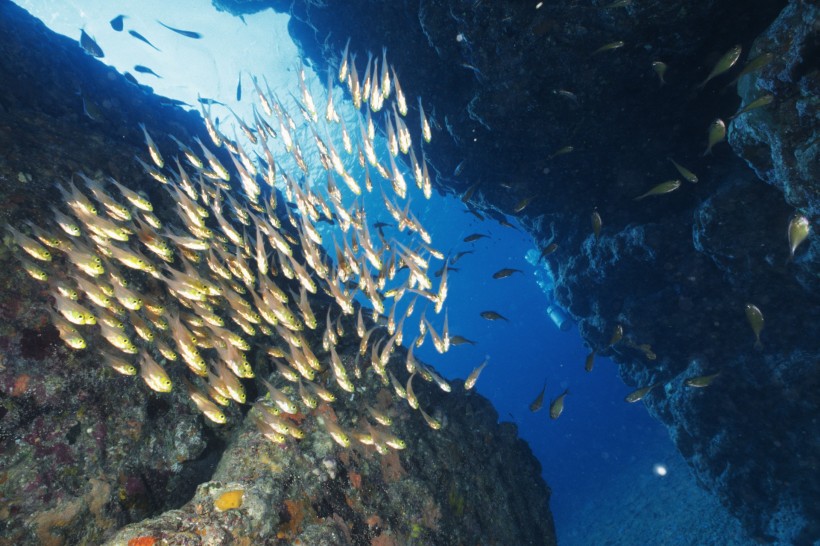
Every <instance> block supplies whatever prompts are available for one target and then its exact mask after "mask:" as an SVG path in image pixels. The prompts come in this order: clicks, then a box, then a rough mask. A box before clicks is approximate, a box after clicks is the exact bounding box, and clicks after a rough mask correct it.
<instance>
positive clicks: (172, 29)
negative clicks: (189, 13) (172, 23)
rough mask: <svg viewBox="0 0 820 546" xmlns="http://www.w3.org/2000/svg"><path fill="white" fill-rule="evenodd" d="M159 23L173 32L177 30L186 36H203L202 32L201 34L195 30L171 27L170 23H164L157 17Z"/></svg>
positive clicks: (194, 37)
mask: <svg viewBox="0 0 820 546" xmlns="http://www.w3.org/2000/svg"><path fill="white" fill-rule="evenodd" d="M157 23H159V24H160V25H162V26H164V27H165V28H167V29H168V30H170V31H172V32H176V33H177V34H182V35H183V36H185V37H186V38H193V39H194V40H199V39H200V38H202V34H200V33H199V32H194V31H193V30H180V29H178V28H174V27H169V26H168V25H166V24H165V23H163V22H162V21H160V20H159V19H157Z"/></svg>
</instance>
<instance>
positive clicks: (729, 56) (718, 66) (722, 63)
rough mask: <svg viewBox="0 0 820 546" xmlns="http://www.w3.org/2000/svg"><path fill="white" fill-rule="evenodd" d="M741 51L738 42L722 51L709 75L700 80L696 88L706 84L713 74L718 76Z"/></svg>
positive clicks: (729, 66)
mask: <svg viewBox="0 0 820 546" xmlns="http://www.w3.org/2000/svg"><path fill="white" fill-rule="evenodd" d="M742 51H743V48H742V47H741V46H740V44H738V45H736V46H734V47H733V48H732V49H730V50H729V51H727V52H726V53H724V54H723V57H721V58H720V59H718V62H717V63H715V66H714V68H712V71H711V72H710V73H709V75H708V76H706V79H705V80H703V81H702V82H700V83H699V84H698V86H697V87H696V89H703V88H704V87H705V86H706V84H707V83H709V80H711V79H712V78H714V77H715V76H720V75H721V74H723V73H724V72H726V71H727V70H729V69H730V68H732V67H733V66H734V65H735V63H736V62H737V60H738V59H739V58H740V53H741V52H742Z"/></svg>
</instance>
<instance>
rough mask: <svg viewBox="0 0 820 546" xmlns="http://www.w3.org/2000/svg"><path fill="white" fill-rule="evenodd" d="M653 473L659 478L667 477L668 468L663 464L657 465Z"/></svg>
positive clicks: (653, 468)
mask: <svg viewBox="0 0 820 546" xmlns="http://www.w3.org/2000/svg"><path fill="white" fill-rule="evenodd" d="M652 471H653V472H654V473H655V474H657V475H658V476H666V466H664V465H662V464H656V465H655V466H654V467H652Z"/></svg>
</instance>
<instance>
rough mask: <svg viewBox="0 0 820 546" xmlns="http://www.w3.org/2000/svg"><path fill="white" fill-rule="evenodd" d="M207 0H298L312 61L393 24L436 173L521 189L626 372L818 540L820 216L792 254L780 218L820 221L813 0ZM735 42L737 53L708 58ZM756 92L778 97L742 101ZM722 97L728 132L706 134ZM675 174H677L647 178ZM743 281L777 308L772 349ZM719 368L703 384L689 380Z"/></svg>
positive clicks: (570, 299) (565, 297)
mask: <svg viewBox="0 0 820 546" xmlns="http://www.w3.org/2000/svg"><path fill="white" fill-rule="evenodd" d="M214 3H215V4H216V5H218V6H220V7H221V8H223V9H228V10H233V11H234V12H236V13H238V12H241V11H243V10H249V11H252V10H254V9H257V8H258V7H259V6H260V5H265V6H268V7H273V8H274V9H277V10H280V11H286V12H290V13H291V14H292V16H293V19H292V21H291V23H290V30H291V34H292V35H293V37H294V38H295V39H296V40H297V41H298V42H299V43H300V44H301V48H302V50H303V53H304V55H305V56H306V58H308V59H309V60H310V61H311V62H313V63H314V64H315V65H316V66H317V67H318V68H319V69H320V70H325V69H327V68H328V67H329V66H330V68H331V69H333V68H334V67H335V66H338V61H339V58H338V53H336V52H338V51H341V49H342V48H343V47H344V44H345V42H346V41H347V40H348V38H350V40H351V44H352V47H353V48H354V49H355V50H356V51H357V52H358V55H359V59H362V57H363V56H365V55H366V52H367V51H368V50H369V51H372V52H374V53H378V52H379V51H380V48H381V47H382V46H386V47H387V48H388V50H389V51H390V56H391V59H392V62H393V63H394V64H395V66H396V67H397V71H398V75H399V78H400V79H401V81H402V82H407V83H406V87H407V89H406V90H405V91H406V92H407V93H408V94H409V95H410V96H411V97H413V96H415V93H416V91H418V90H422V89H423V90H424V93H423V95H424V97H425V101H428V102H425V104H424V108H425V111H426V112H428V114H430V113H432V117H433V119H434V120H435V124H434V125H435V128H434V133H435V134H434V140H435V142H436V146H435V147H434V148H432V149H430V150H426V152H427V157H428V159H430V161H431V162H432V164H433V166H434V168H435V170H436V174H437V184H438V186H437V187H438V189H439V190H440V191H442V192H455V193H458V194H463V193H465V192H467V191H468V190H470V191H473V190H474V193H473V196H472V199H471V201H470V202H471V206H475V207H480V208H482V209H483V210H484V212H485V213H486V212H489V213H490V214H495V215H501V214H507V215H511V214H514V210H515V209H516V208H519V209H521V205H522V204H523V205H524V207H523V209H521V210H520V211H519V212H518V213H516V214H517V216H518V217H519V219H520V220H521V221H522V222H524V223H525V224H526V225H528V226H529V230H530V233H531V234H532V235H533V236H534V237H535V239H536V240H537V241H538V242H539V244H540V245H541V246H542V247H545V246H546V245H547V244H549V243H551V242H555V243H558V250H557V251H556V252H554V253H553V254H550V255H549V256H548V257H547V258H546V263H547V267H548V268H549V270H550V272H551V274H552V275H553V277H554V278H555V283H556V288H555V294H556V298H557V301H558V302H559V303H560V304H561V305H563V306H564V307H565V308H566V309H568V310H569V312H570V313H571V314H572V316H573V317H574V318H575V320H576V321H577V323H578V325H579V329H580V332H581V334H582V336H583V337H584V339H585V340H586V342H587V343H588V344H589V346H590V347H591V348H592V349H594V350H596V351H597V352H598V354H602V355H607V356H610V357H611V358H613V359H614V360H615V362H617V363H618V364H619V366H620V370H621V375H622V377H623V379H624V381H625V382H627V383H628V384H630V385H635V386H636V388H637V387H641V386H648V385H652V384H659V385H662V388H661V387H658V388H655V389H654V390H653V391H652V392H651V393H650V394H649V395H648V396H647V397H646V398H645V403H646V405H647V408H648V410H649V411H650V412H651V413H652V414H653V415H655V416H657V418H658V419H660V420H661V421H662V422H664V423H665V424H666V425H667V426H668V428H669V430H670V434H671V436H672V438H673V439H674V441H675V443H676V445H677V446H678V449H679V450H680V451H681V453H682V454H683V455H684V456H685V457H686V459H687V460H688V461H689V464H690V465H691V466H692V467H693V468H694V470H695V472H696V474H697V476H698V478H699V480H700V482H701V483H702V484H703V486H704V487H705V488H707V489H708V490H710V491H712V492H713V493H714V494H715V495H717V496H718V497H719V498H720V500H721V501H722V502H723V503H724V504H725V505H726V506H727V507H728V508H729V509H731V511H732V512H733V513H734V514H735V515H737V516H738V518H739V519H740V520H741V521H742V522H743V524H744V526H745V527H746V529H747V530H748V531H749V533H750V534H751V535H752V536H753V537H755V538H756V539H758V540H760V541H762V542H772V541H775V540H780V541H782V542H784V543H788V544H812V543H814V542H815V541H817V540H819V539H820V527H818V525H817V522H818V521H820V513H818V511H817V506H818V504H817V503H816V502H815V501H816V497H817V493H818V491H820V481H819V480H820V478H818V476H820V472H818V471H817V470H818V456H817V454H818V453H819V452H820V451H818V435H817V434H816V432H814V431H815V430H816V423H817V415H818V408H820V399H819V398H818V394H817V393H818V389H817V387H818V382H820V371H818V368H817V364H816V363H817V360H818V351H820V336H818V335H817V334H818V333H819V331H820V323H818V320H817V312H816V310H817V309H818V296H817V294H818V291H817V282H818V279H820V276H818V271H820V269H819V268H818V265H820V263H819V261H820V258H819V256H820V250H819V249H820V247H819V246H818V244H817V241H816V236H810V237H809V239H808V240H807V241H806V242H805V243H803V245H802V247H800V248H799V249H798V251H797V253H796V255H795V257H794V259H793V260H788V258H789V241H788V239H787V230H788V225H789V219H790V217H791V216H792V215H793V214H795V213H796V212H799V213H802V214H803V215H805V216H806V217H807V218H808V219H809V222H810V224H811V225H812V226H813V227H814V229H815V231H816V227H817V218H818V209H817V197H818V185H817V184H818V182H817V180H818V169H820V162H818V149H819V148H818V146H820V144H818V137H817V134H818V125H820V119H818V111H820V109H819V108H818V89H819V86H820V74H819V73H818V65H817V59H818V58H820V56H818V54H817V52H818V13H817V6H816V4H815V3H813V2H805V1H799V0H795V1H792V2H789V3H786V2H785V1H776V2H772V1H769V0H755V1H752V2H735V1H725V0H709V1H705V2H698V3H696V4H693V3H691V2H685V1H652V0H650V1H646V2H643V1H642V2H629V1H623V2H600V3H598V4H599V6H593V5H591V4H590V3H578V2H558V3H555V2H544V3H536V2H532V3H526V4H522V3H520V2H486V1H485V2H482V1H478V2H447V1H443V0H441V1H439V0H421V1H419V2H412V3H400V4H397V3H395V2H370V1H355V0H354V1H351V2H345V3H344V5H343V6H342V5H337V4H335V3H329V2H328V3H324V2H295V3H292V2H278V1H275V0H272V1H270V2H266V3H261V2H258V1H255V2H251V3H245V2H242V1H241V0H217V1H215V2H214ZM536 4H537V5H536ZM735 45H740V46H742V50H743V55H742V56H741V60H740V62H739V63H738V66H737V67H735V68H734V70H733V71H732V72H730V73H728V74H724V75H720V76H717V77H715V78H714V79H709V78H708V76H709V74H710V70H712V68H713V67H715V66H716V65H717V64H718V63H719V61H720V59H721V58H722V56H723V55H724V54H725V53H726V52H727V51H729V50H730V49H731V48H732V47H733V46H735ZM764 53H770V54H772V60H771V61H770V62H769V63H768V64H766V65H764V66H762V67H759V68H758V69H757V70H752V71H750V72H749V73H748V74H745V75H743V77H741V78H740V79H739V81H737V82H735V81H732V78H734V77H735V76H737V75H738V73H739V72H740V70H741V68H740V67H742V66H744V64H745V62H746V61H747V60H749V59H755V58H756V57H758V56H760V55H762V54H764ZM361 62H364V61H361ZM654 62H662V63H664V65H663V66H664V67H665V68H663V67H661V66H660V65H653V63H654ZM653 66H654V67H655V68H657V70H655V69H653ZM410 82H412V84H411V83H410ZM699 84H702V85H699ZM411 86H412V87H411ZM765 93H771V94H772V95H773V102H772V103H771V104H769V105H768V106H765V107H760V108H757V109H754V110H751V111H749V112H747V113H743V114H740V115H738V116H737V117H736V118H733V119H732V116H733V114H735V112H737V111H738V110H740V108H741V107H743V106H746V105H749V104H750V103H751V102H752V101H753V100H755V99H757V98H759V97H761V96H762V95H764V94H765ZM410 103H411V104H412V105H415V100H413V99H411V100H410ZM411 109H412V107H411ZM412 115H413V113H411V116H412ZM715 118H721V119H723V120H724V121H725V122H726V123H727V124H728V141H729V143H730V144H731V146H727V145H726V144H725V143H722V142H720V143H717V144H715V145H714V147H713V148H711V149H709V150H708V152H709V153H708V154H707V153H706V152H707V128H708V127H709V126H710V123H712V121H713V120H714V119H715ZM412 129H414V128H413V127H412V126H411V130H412ZM415 130H416V131H418V129H415ZM570 147H571V148H570ZM669 158H672V159H674V160H675V161H677V162H678V163H680V164H682V165H684V166H685V167H687V168H688V169H690V170H691V171H694V172H695V173H696V175H697V177H698V182H697V183H690V182H688V181H686V180H683V178H682V176H681V175H680V174H679V172H678V171H677V170H676V169H675V167H674V165H673V164H672V162H671V161H670V160H669ZM675 178H678V179H681V180H682V186H681V187H680V188H679V189H678V190H677V191H675V192H673V193H670V194H668V195H660V196H650V197H647V198H645V199H641V200H636V198H637V197H638V196H641V195H642V194H644V193H645V192H647V191H648V190H650V189H651V188H653V187H654V186H656V185H657V184H660V183H661V182H663V181H665V180H671V179H675ZM593 211H597V212H598V213H599V214H600V217H601V218H602V222H603V227H602V229H601V233H600V238H597V237H596V236H595V235H594V234H593V228H592V226H591V222H590V215H591V213H592V212H593ZM747 303H752V304H754V305H756V306H757V307H759V308H760V309H761V310H762V312H763V315H764V317H765V328H764V329H763V332H762V334H761V342H762V345H763V348H762V350H756V349H755V347H754V346H755V335H754V333H753V332H752V329H751V328H750V326H749V324H748V323H747V320H746V317H745V315H744V306H745V305H746V304H747ZM616 325H621V326H622V328H623V330H624V338H623V339H622V340H621V341H619V342H618V343H617V344H615V345H614V346H610V339H611V337H612V333H613V330H614V329H615V327H616ZM578 365H579V366H580V365H582V364H581V363H579V364H578ZM718 372H720V375H719V376H718V378H717V379H716V380H715V381H714V382H713V383H712V384H711V385H710V386H709V387H708V388H704V389H696V388H691V387H688V386H686V385H685V384H684V382H685V380H686V379H689V378H692V377H698V376H704V375H708V374H714V373H718Z"/></svg>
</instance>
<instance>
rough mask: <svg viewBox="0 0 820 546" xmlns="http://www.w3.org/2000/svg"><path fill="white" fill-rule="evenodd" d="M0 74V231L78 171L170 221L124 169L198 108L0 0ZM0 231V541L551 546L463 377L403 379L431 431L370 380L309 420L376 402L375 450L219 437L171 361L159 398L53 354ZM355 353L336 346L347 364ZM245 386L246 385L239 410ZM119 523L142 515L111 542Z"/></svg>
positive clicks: (240, 432)
mask: <svg viewBox="0 0 820 546" xmlns="http://www.w3.org/2000/svg"><path fill="white" fill-rule="evenodd" d="M0 82H2V83H0V221H1V222H2V224H3V226H4V227H5V226H6V225H11V226H16V227H18V228H19V227H23V229H24V230H26V229H28V228H27V227H24V226H26V221H31V222H33V223H34V224H38V225H44V224H45V223H46V221H45V219H46V218H50V217H51V215H52V212H51V207H52V206H54V205H55V203H57V202H58V201H59V199H61V197H60V196H59V193H58V192H57V191H55V188H56V184H57V183H58V182H60V181H65V180H68V179H70V178H71V177H72V176H73V175H74V174H75V173H77V172H79V171H81V172H84V173H87V174H88V175H89V176H94V177H96V176H98V175H106V176H113V177H115V178H116V179H118V180H120V181H121V182H123V183H124V184H126V185H127V186H129V187H132V188H139V189H141V190H144V192H145V194H146V195H147V196H148V197H149V198H150V201H151V202H152V203H153V204H154V207H155V211H156V213H157V215H158V216H171V215H172V214H173V213H172V212H171V211H172V210H173V207H174V203H173V199H172V198H171V197H170V196H169V194H168V193H167V192H165V191H164V190H163V189H162V186H161V185H160V184H158V183H157V182H155V181H154V180H152V179H150V178H149V177H148V176H147V175H146V174H145V172H144V171H143V170H142V169H141V168H140V166H139V165H138V164H137V163H136V161H135V160H134V156H135V155H140V156H143V157H144V156H145V155H146V151H145V144H144V137H143V134H142V131H141V130H140V129H139V125H138V124H139V123H140V122H144V123H146V125H148V126H149V127H151V128H152V129H151V130H152V134H153V135H154V139H155V140H156V143H157V146H158V147H159V149H160V150H161V152H162V154H163V155H164V156H165V157H166V158H171V157H173V156H174V155H175V154H177V153H178V149H177V148H176V145H175V144H174V143H173V142H172V141H171V140H170V138H169V136H168V135H175V136H176V137H178V138H179V139H180V140H182V141H183V142H191V141H192V139H193V138H194V137H195V136H198V137H199V138H201V139H202V140H203V141H206V139H207V138H208V136H207V132H206V130H205V127H204V125H203V123H202V119H201V118H200V116H199V115H198V113H195V112H194V113H190V112H185V111H183V110H181V109H179V108H176V107H175V106H174V105H173V104H171V103H170V102H169V101H167V100H166V99H163V98H161V97H157V96H155V95H153V94H152V93H151V90H150V89H149V88H145V87H139V86H136V85H133V84H132V83H129V82H128V81H127V80H126V79H125V78H124V77H122V76H121V75H120V74H118V73H116V72H115V71H114V70H113V69H111V68H108V67H106V66H104V65H103V64H102V63H100V62H98V61H97V60H95V59H93V58H91V57H90V56H88V55H86V54H85V53H84V52H83V51H82V49H81V48H80V47H79V45H78V44H77V42H75V41H73V40H71V39H68V38H65V37H62V36H58V35H55V34H54V33H52V32H50V31H49V30H48V29H47V28H46V27H45V26H44V25H43V24H42V23H40V22H39V21H37V20H35V19H33V18H32V17H30V16H29V15H28V14H27V13H26V12H25V11H23V10H22V9H20V8H18V7H17V6H15V5H14V4H11V3H10V2H7V1H2V2H0ZM220 159H221V160H222V161H223V163H224V164H230V160H229V158H226V157H220ZM4 237H5V238H4V242H3V245H2V246H1V247H0V268H2V270H3V271H4V274H3V275H2V276H0V350H1V351H0V544H2V545H5V544H8V545H11V544H14V545H23V544H38V545H60V544H81V543H86V544H102V543H105V542H106V541H109V543H112V544H123V543H127V544H140V545H144V544H155V543H158V542H159V541H160V540H163V539H164V540H167V541H170V542H172V543H175V544H204V543H210V544H214V543H219V544H226V543H232V544H251V543H252V544H256V543H262V542H265V543H296V542H297V541H301V542H302V543H303V544H314V545H318V544H362V545H370V544H372V545H383V546H384V545H391V544H407V543H409V541H412V540H415V541H419V542H423V543H425V544H454V543H476V542H479V541H484V542H485V543H497V544H534V545H535V544H538V545H541V544H543V545H550V544H555V537H554V529H553V525H552V517H551V515H550V513H549V507H548V500H549V490H548V489H547V487H546V485H545V484H544V482H543V480H541V478H540V474H541V469H540V467H539V465H538V462H537V461H536V460H535V459H534V457H533V456H532V454H531V453H530V451H529V449H528V448H527V446H526V445H525V444H524V443H523V442H522V441H521V440H519V439H518V438H517V434H516V430H515V428H514V427H513V426H512V425H509V424H507V425H499V424H498V416H497V414H496V413H495V411H494V410H493V409H492V407H491V406H490V404H489V402H487V401H486V400H485V399H483V398H481V397H480V396H478V395H475V394H470V393H464V391H463V389H462V388H461V385H460V384H454V385H453V390H454V391H456V392H454V393H452V394H451V395H444V394H443V393H441V392H440V391H439V390H438V388H436V387H434V386H432V387H431V386H430V385H429V384H426V383H425V384H423V385H422V384H420V382H419V380H417V387H416V390H417V394H418V396H419V399H420V400H421V401H423V403H424V407H425V408H427V409H428V411H430V413H431V414H432V415H434V416H435V417H436V418H438V419H439V420H440V422H441V423H442V424H443V426H442V430H440V431H433V430H430V429H429V428H428V426H427V425H426V424H425V422H424V421H423V420H422V419H421V417H420V416H419V414H418V413H417V412H411V411H410V410H409V408H407V407H406V405H401V406H399V405H395V407H392V406H391V404H393V402H391V401H392V400H393V397H392V396H388V395H386V394H385V389H384V388H383V387H382V385H381V384H380V383H378V382H377V381H376V380H375V379H373V377H372V376H371V377H370V381H369V382H368V383H366V384H364V385H363V386H362V387H361V388H362V390H361V391H360V392H361V396H357V397H355V398H354V399H345V400H344V401H340V402H337V404H336V405H334V406H332V407H331V406H328V405H327V404H323V405H321V406H320V407H319V409H318V410H317V415H321V418H322V419H328V420H337V419H339V420H344V423H345V426H353V423H351V419H354V416H359V415H362V414H364V413H365V407H364V406H365V405H367V404H370V405H372V406H373V407H383V409H384V410H385V411H388V413H389V414H390V415H391V416H392V418H393V420H394V421H395V422H396V423H397V424H396V427H397V434H401V436H402V438H403V439H404V441H405V442H406V443H407V447H406V448H405V449H404V450H401V451H390V452H389V453H387V454H385V455H379V454H377V453H376V451H375V449H374V448H373V447H366V446H357V447H353V448H351V449H350V450H344V449H341V448H339V447H337V446H336V444H334V443H333V441H332V440H331V439H330V436H329V435H328V434H327V433H326V432H324V431H319V432H317V431H316V430H313V429H312V428H311V429H310V430H306V431H305V432H306V438H305V440H303V442H304V444H302V443H296V442H294V441H291V443H290V444H288V445H287V446H286V447H280V446H277V445H274V444H272V443H271V442H269V441H267V440H264V439H263V438H262V437H261V436H260V434H259V433H258V432H257V430H256V428H255V427H254V426H253V425H252V424H251V423H250V420H249V419H247V421H248V423H246V422H245V421H246V419H245V417H246V415H247V413H248V407H247V406H244V407H243V406H237V405H233V406H231V408H229V409H226V410H224V411H225V412H226V413H227V417H228V419H229V424H228V425H226V426H215V425H212V424H208V422H206V421H205V419H204V418H203V417H202V415H201V414H200V413H199V412H198V411H197V410H196V408H195V407H194V406H193V405H192V404H191V402H190V400H189V399H188V397H187V395H186V394H185V390H184V388H182V381H181V376H182V374H183V372H184V366H177V367H173V366H169V373H171V375H172V378H173V381H174V384H175V385H178V387H177V388H175V389H174V390H173V391H171V392H170V393H167V394H159V393H156V392H154V391H152V390H150V389H148V388H147V387H146V386H145V384H144V383H143V382H142V380H141V379H140V378H139V377H136V378H135V377H125V376H122V375H120V374H118V373H115V372H114V371H113V369H111V368H110V367H109V366H106V365H105V364H103V363H102V362H101V359H100V357H99V349H100V348H101V347H102V346H103V345H104V344H105V343H106V341H104V340H103V339H102V338H101V337H100V336H99V335H90V336H89V338H88V341H89V347H88V349H85V350H82V351H72V350H70V349H68V348H67V347H66V346H65V344H64V343H63V341H62V340H61V339H60V337H59V335H58V332H57V330H56V329H55V328H54V327H53V326H52V325H51V321H50V319H49V311H50V309H51V308H52V305H53V301H52V299H51V297H50V295H49V289H48V286H47V285H45V284H41V283H38V282H37V281H35V280H33V279H31V278H30V277H28V276H27V275H26V274H25V272H24V271H23V270H22V268H21V267H20V262H19V257H20V255H21V251H20V249H19V248H18V247H17V245H15V244H13V242H12V241H11V238H10V237H9V236H7V235H6V233H5V231H4ZM59 274H60V272H57V275H59ZM324 305H327V301H325V304H324ZM320 311H323V309H321V306H320V305H319V304H318V303H317V314H319V313H320ZM322 316H324V313H322ZM345 328H346V329H347V330H348V331H353V330H354V329H355V327H354V325H353V324H345ZM312 341H315V340H312ZM354 353H356V347H354V346H352V345H347V346H344V347H341V346H340V347H339V354H340V357H341V358H343V359H345V361H346V362H352V360H353V354H354ZM401 354H402V353H401V352H400V351H399V352H397V353H396V354H395V355H394V356H393V358H396V359H400V358H401ZM249 355H250V356H249V360H250V361H251V362H252V363H253V366H254V369H255V370H256V373H257V376H262V377H266V376H268V375H269V373H270V372H271V366H272V364H271V363H270V362H269V360H268V359H267V358H266V356H265V354H264V352H263V351H261V350H258V349H257V348H255V349H254V350H252V351H250V352H249ZM397 374H398V375H399V380H400V381H404V382H406V380H407V375H406V374H402V373H400V372H397ZM259 386H260V385H259V384H258V383H257V381H246V382H245V388H246V390H247V393H248V398H249V399H250V400H254V399H255V398H256V397H257V395H258V394H260V392H259V389H258V387H259ZM262 392H264V390H262ZM301 418H304V415H302V417H301ZM295 419H297V420H298V419H300V417H298V416H296V417H295ZM305 426H306V427H307V426H309V425H305ZM237 492H238V493H237ZM224 493H228V494H227V495H224ZM134 522H142V523H139V524H137V525H134V526H129V527H126V528H125V529H124V530H122V531H121V533H120V534H116V533H117V532H118V531H119V530H120V529H123V527H125V526H126V525H128V524H131V523H134ZM115 535H116V536H115Z"/></svg>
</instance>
